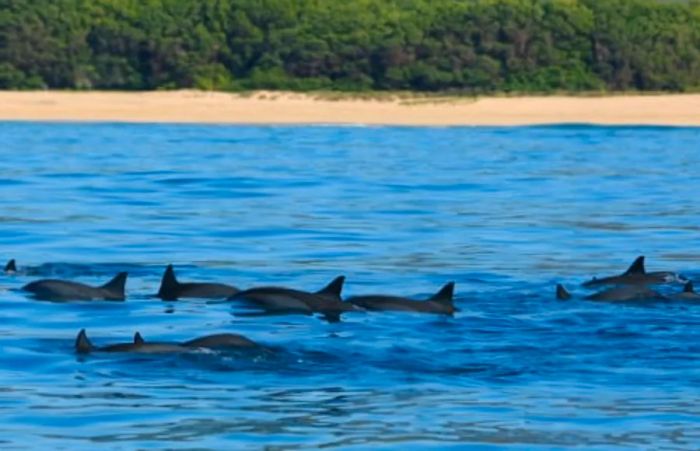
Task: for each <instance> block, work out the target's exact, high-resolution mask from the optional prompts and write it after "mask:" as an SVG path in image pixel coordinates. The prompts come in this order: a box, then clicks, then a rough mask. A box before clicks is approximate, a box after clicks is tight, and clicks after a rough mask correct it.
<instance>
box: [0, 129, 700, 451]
mask: <svg viewBox="0 0 700 451" xmlns="http://www.w3.org/2000/svg"><path fill="white" fill-rule="evenodd" d="M698 143H700V129H691V128H687V129H686V128H653V127H644V128H635V127H586V126H560V127H532V128H391V127H368V128H356V127H329V126H322V127H232V126H186V125H122V124H105V125H79V124H61V125H48V124H24V123H3V124H0V146H1V147H0V148H1V149H2V159H0V190H1V192H2V196H0V233H1V235H0V236H2V243H3V246H2V251H3V255H2V256H4V258H6V259H9V258H11V257H14V258H16V259H17V260H18V264H19V267H20V272H19V273H18V274H17V275H14V276H10V275H4V276H0V289H2V292H1V293H0V299H1V300H2V302H1V303H0V351H1V352H0V414H1V419H0V447H2V448H3V449H12V448H24V447H35V448H44V449H45V448H47V447H56V444H57V443H58V444H60V446H59V447H63V448H70V449H78V448H84V449H94V448H95V447H96V446H107V447H112V448H150V447H161V448H183V449H194V448H197V449H206V448H217V449H222V448H236V449H246V448H249V449H259V448H260V447H262V446H264V445H270V446H272V447H275V448H279V449H296V448H299V449H302V448H303V449H306V448H308V447H312V446H324V447H327V446H338V447H344V448H353V447H357V448H370V447H371V448H377V449H383V448H387V449H388V448H393V447H404V448H405V447H407V446H412V447H425V448H434V449H437V448H440V449H443V448H459V447H462V446H464V445H467V444H468V445H473V446H480V447H482V448H483V449H489V448H497V447H510V448H513V449H522V448H536V447H541V448H546V449H552V448H564V447H569V446H584V447H586V448H588V449H613V448H620V449H629V448H646V449H649V448H668V449H678V448H690V449H692V448H695V447H696V446H697V444H698V443H700V432H699V431H700V407H698V406H700V402H699V401H700V391H698V388H697V387H698V386H699V385H700V365H699V364H698V359H699V357H700V305H693V304H688V303H685V304H684V303H658V304H646V305H633V304H618V305H616V304H606V303H594V302H587V301H583V300H572V301H569V302H558V301H556V300H555V299H554V284H555V283H557V282H564V283H566V284H567V286H569V287H570V289H571V290H572V291H574V292H575V293H577V294H583V293H585V290H583V289H582V288H581V287H580V286H579V285H580V283H581V282H582V281H584V280H586V279H587V278H588V277H590V276H592V275H609V274H612V273H616V272H621V271H622V270H624V269H625V268H626V267H627V266H628V265H629V264H630V263H631V261H632V260H633V259H634V257H636V256H637V255H642V254H644V255H646V256H647V258H648V262H647V265H648V267H649V269H652V270H653V269H659V270H675V271H679V272H681V273H682V274H684V275H686V276H688V277H690V278H691V279H692V278H700V258H699V257H700V234H699V233H698V232H699V229H700V226H699V225H698V224H700V202H698V201H697V192H698V184H697V182H696V181H695V179H696V173H697V170H698V168H700V152H698V149H697V148H698ZM2 256H0V257H2ZM167 263H174V264H175V265H176V269H177V271H178V275H179V277H180V278H181V279H183V280H197V281H221V282H227V283H231V284H234V285H236V286H239V287H251V286H255V285H263V284H274V285H285V286H291V287H298V288H303V289H309V290H313V289H318V288H321V287H322V286H323V285H325V284H326V283H327V282H328V281H330V280H331V279H332V278H334V277H335V276H337V275H340V274H344V275H346V276H347V283H346V287H345V292H344V294H346V295H358V294H367V293H391V294H400V295H407V296H411V297H415V298H419V299H421V298H425V297H428V296H429V295H431V294H432V293H434V292H435V291H436V290H437V289H438V288H439V287H440V286H442V285H443V284H444V283H445V282H447V281H450V280H454V281H455V282H456V283H457V295H456V304H457V306H458V308H459V309H460V311H459V312H458V313H457V314H456V316H455V317H454V318H448V317H441V316H423V315H418V314H410V313H373V314H361V313H355V314H347V315H345V317H344V320H343V321H342V322H340V323H327V322H324V321H322V320H321V319H319V318H317V317H312V316H273V317H269V316H255V315H247V314H245V313H246V312H244V311H242V310H241V309H239V308H238V307H237V306H235V305H230V304H228V303H221V302H206V301H194V300H193V301H187V300H182V301H178V302H162V301H160V300H158V299H156V298H154V297H153V294H154V293H155V292H156V291H157V289H158V284H159V281H160V277H161V275H162V271H163V269H164V267H165V265H166V264H167ZM118 271H128V272H129V274H130V276H129V280H128V283H127V291H128V300H127V301H126V302H124V303H97V302H93V303H90V302H82V303H74V304H60V303H48V302H40V301H35V300H32V299H30V298H28V297H27V296H26V295H25V294H24V293H22V292H21V291H19V288H20V287H21V286H22V285H23V284H25V283H27V282H29V281H31V280H35V279H38V278H42V277H60V278H69V279H74V280H80V281H83V282H86V283H90V284H101V283H104V282H106V281H107V280H109V278H111V277H112V276H113V275H114V274H115V273H116V272H118ZM668 290H670V291H677V290H679V287H670V288H668ZM81 328H86V329H87V330H88V333H89V334H90V337H91V338H92V340H93V341H94V342H95V343H96V344H107V343H113V342H120V341H126V340H129V339H130V338H131V337H132V335H133V333H134V332H135V331H140V332H141V333H142V334H143V335H144V337H146V338H147V339H153V340H172V341H182V340H186V339H190V338H193V337H196V336H200V335H204V334H209V333H214V332H234V333H240V334H244V335H246V336H248V337H249V338H251V339H253V340H255V341H257V342H260V343H262V344H264V345H265V346H266V350H265V352H260V353H252V354H250V353H248V354H233V355H231V354H217V353H205V352H200V353H192V354H187V355H170V356H139V355H128V354H127V355H91V356H77V355H76V354H75V353H74V351H73V343H74V339H75V336H76V334H77V332H78V331H79V330H80V329H81Z"/></svg>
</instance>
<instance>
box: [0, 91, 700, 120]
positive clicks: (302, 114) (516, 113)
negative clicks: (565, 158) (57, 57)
mask: <svg viewBox="0 0 700 451" xmlns="http://www.w3.org/2000/svg"><path fill="white" fill-rule="evenodd" d="M0 120H12V121H96V122H101V121H110V122H183V123H222V124H317V123H318V124H369V125H415V126H418V125H436V126H447V125H495V126H498V125H534V124H557V123H590V124H621V125H622V124H644V125H693V126H699V125H700V94H687V95H685V94H684V95H644V96H637V95H634V96H633V95H619V96H609V97H565V96H543V97H480V98H468V97H464V98H458V97H454V98H448V97H415V98H407V97H401V98H398V97H394V98H381V99H359V98H355V99H353V98H351V97H348V96H341V97H340V98H338V99H335V98H332V97H331V95H314V94H311V95H306V94H298V93H280V92H256V93H248V94H230V93H220V92H201V91H156V92H63V91H34V92H17V91H2V92H0Z"/></svg>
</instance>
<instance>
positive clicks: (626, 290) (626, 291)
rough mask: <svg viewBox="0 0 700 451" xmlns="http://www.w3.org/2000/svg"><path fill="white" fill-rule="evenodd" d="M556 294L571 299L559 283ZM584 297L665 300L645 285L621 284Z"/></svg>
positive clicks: (624, 300) (609, 299) (593, 298)
mask: <svg viewBox="0 0 700 451" xmlns="http://www.w3.org/2000/svg"><path fill="white" fill-rule="evenodd" d="M556 296H557V299H558V300H560V301H565V300H568V299H571V293H569V292H568V291H567V290H566V288H564V286H563V285H561V284H559V285H557V293H556ZM584 299H586V300H589V301H610V302H631V301H652V300H665V299H666V297H665V296H664V295H663V294H661V293H659V292H657V291H654V290H652V289H651V288H649V287H648V286H646V285H623V286H619V287H614V288H610V289H607V290H603V291H600V292H598V293H594V294H591V295H589V296H586V297H584Z"/></svg>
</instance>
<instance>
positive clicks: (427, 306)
mask: <svg viewBox="0 0 700 451" xmlns="http://www.w3.org/2000/svg"><path fill="white" fill-rule="evenodd" d="M454 289H455V283H454V282H449V283H447V284H446V285H445V286H443V287H442V288H441V289H440V291H438V292H437V293H436V294H435V295H433V296H432V297H430V298H428V299H427V300H425V301H416V300H414V299H409V298H405V297H399V296H384V295H365V296H354V297H351V298H348V300H347V302H350V303H351V304H355V305H357V306H358V307H362V308H364V309H366V310H396V311H404V312H421V313H439V314H444V315H453V314H454V312H455V311H456V310H457V309H455V306H454V303H453V300H452V299H453V296H454Z"/></svg>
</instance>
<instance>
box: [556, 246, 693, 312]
mask: <svg viewBox="0 0 700 451" xmlns="http://www.w3.org/2000/svg"><path fill="white" fill-rule="evenodd" d="M674 282H680V283H685V286H684V288H683V291H682V292H680V293H675V294H672V295H670V296H668V295H665V294H663V293H660V292H659V291H656V290H654V289H653V288H651V287H650V286H651V285H663V284H668V283H674ZM582 286H583V287H584V288H591V287H600V286H607V287H608V288H605V289H603V290H602V291H598V292H597V293H593V294H590V295H587V296H584V297H583V299H586V300H590V301H607V302H640V301H641V302H649V301H668V300H686V301H696V300H700V295H698V294H697V293H695V290H694V288H693V283H692V282H691V281H688V280H687V279H685V278H684V277H682V276H681V275H679V274H677V273H674V272H669V271H656V272H647V270H646V267H645V265H644V256H639V257H637V258H636V259H635V260H634V262H633V263H632V265H630V267H629V268H628V269H627V271H625V272H624V273H622V274H618V275H615V276H608V277H602V278H596V277H594V278H593V279H591V280H589V281H587V282H584V283H583V284H582ZM555 296H556V298H557V299H558V300H560V301H566V300H569V299H571V298H572V297H573V296H572V294H571V293H570V292H569V291H568V290H567V289H566V288H565V287H564V286H563V285H562V284H557V287H556V295H555Z"/></svg>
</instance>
